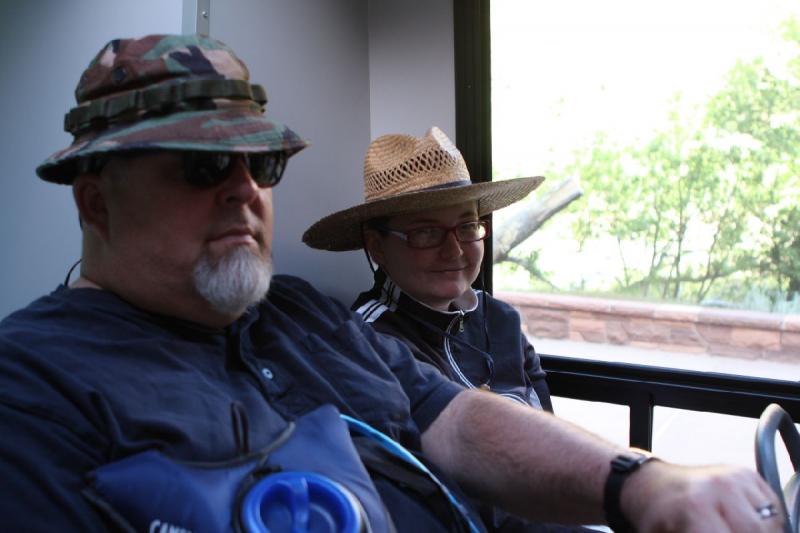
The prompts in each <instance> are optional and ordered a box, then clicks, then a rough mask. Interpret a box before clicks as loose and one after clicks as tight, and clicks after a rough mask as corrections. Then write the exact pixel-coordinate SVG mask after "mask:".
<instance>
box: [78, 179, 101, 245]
mask: <svg viewBox="0 0 800 533" xmlns="http://www.w3.org/2000/svg"><path fill="white" fill-rule="evenodd" d="M72 196H73V197H74V198H75V205H77V206H78V213H79V214H80V217H81V222H82V224H83V227H85V228H86V227H88V228H91V229H92V230H94V231H95V232H97V233H98V234H99V235H100V236H101V237H102V238H103V239H107V238H108V204H107V200H106V197H105V191H104V189H103V187H102V182H101V180H100V176H98V175H97V174H81V175H80V176H78V177H77V178H75V181H74V182H73V183H72Z"/></svg>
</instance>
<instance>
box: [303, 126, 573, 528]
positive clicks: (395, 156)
mask: <svg viewBox="0 0 800 533" xmlns="http://www.w3.org/2000/svg"><path fill="white" fill-rule="evenodd" d="M542 180H543V178H541V177H536V178H519V179H514V180H508V181H501V182H493V183H479V184H473V183H472V181H471V180H470V177H469V172H468V171H467V166H466V163H465V162H464V158H463V157H462V156H461V153H460V152H459V151H458V149H456V147H455V146H454V145H453V143H452V142H451V141H450V139H448V138H447V136H446V135H445V134H444V133H443V132H442V131H441V130H440V129H439V128H436V127H433V128H431V129H430V130H429V131H428V132H427V134H426V135H425V136H424V137H412V136H410V135H384V136H383V137H379V138H377V139H375V140H374V141H373V142H372V143H371V144H370V146H369V149H368V150H367V155H366V157H365V160H364V195H365V197H366V199H365V202H364V203H363V204H360V205H357V206H355V207H352V208H350V209H345V210H343V211H339V212H337V213H334V214H332V215H330V216H327V217H325V218H323V219H322V220H320V221H318V222H317V223H315V224H314V225H313V226H311V227H310V228H309V229H308V230H307V231H306V232H305V234H304V235H303V241H304V242H305V243H306V244H308V245H309V246H311V247H312V248H320V249H324V250H336V251H339V250H357V249H359V248H363V249H364V250H365V251H366V252H367V260H368V261H369V262H370V266H372V261H375V262H376V263H377V264H378V268H377V269H376V270H375V284H374V285H373V287H372V289H370V290H369V291H367V292H364V293H362V294H361V295H360V296H359V297H358V298H357V299H356V301H355V303H354V304H353V309H354V310H356V311H357V312H358V313H359V314H360V315H361V316H362V317H363V318H364V320H365V321H367V322H368V323H370V324H372V326H373V327H374V328H375V329H377V330H378V331H380V332H382V333H386V334H389V335H392V336H394V337H397V338H399V339H400V340H402V341H404V342H405V343H406V344H407V345H408V346H409V347H410V348H411V351H412V352H413V354H414V356H415V357H416V358H417V359H420V360H422V361H425V362H427V363H430V364H432V365H434V366H436V367H437V368H438V369H439V370H440V371H441V372H442V373H443V374H445V375H446V376H448V377H449V378H450V379H451V380H453V381H456V382H458V383H460V384H462V385H464V386H465V387H468V388H480V389H485V390H491V391H494V392H496V393H498V394H500V395H502V396H505V397H507V398H509V399H511V400H515V401H517V402H520V403H523V404H525V405H530V406H533V407H537V408H543V409H546V410H548V411H552V404H551V402H550V393H549V391H548V388H547V384H546V382H545V380H544V371H543V370H542V368H541V365H540V363H539V356H538V355H537V354H536V352H535V351H534V349H533V347H532V346H531V345H530V343H529V342H528V341H527V339H526V338H525V336H524V335H523V334H522V332H521V329H520V319H519V315H518V313H517V312H516V311H515V310H514V309H513V308H512V307H511V306H509V305H508V304H505V303H503V302H501V301H498V300H495V299H494V298H492V297H491V296H489V295H488V294H486V292H485V291H482V290H480V291H476V290H473V289H472V283H473V282H474V281H475V280H476V279H477V278H478V275H479V272H480V266H481V261H482V260H483V250H484V248H483V241H484V240H485V239H486V238H487V237H489V234H490V227H489V223H488V220H483V219H482V217H484V216H485V215H487V214H489V213H491V212H492V211H494V210H496V209H500V208H502V207H505V206H507V205H509V204H512V203H514V202H516V201H518V200H521V199H522V198H524V197H525V196H527V195H528V193H530V192H531V191H532V190H533V189H535V188H536V187H538V186H539V184H540V183H541V182H542ZM481 514H482V515H483V517H484V520H485V521H486V523H487V524H488V525H490V526H492V529H491V530H492V531H519V532H522V531H525V532H529V533H530V532H534V531H535V532H542V533H543V532H552V533H555V532H566V531H588V530H587V529H585V528H581V527H571V526H561V525H557V524H533V523H528V522H526V521H524V520H521V519H519V518H516V517H514V516H511V515H508V514H506V513H505V512H502V511H499V510H496V509H493V508H490V507H487V508H484V509H483V510H482V512H481Z"/></svg>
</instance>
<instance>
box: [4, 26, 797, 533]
mask: <svg viewBox="0 0 800 533" xmlns="http://www.w3.org/2000/svg"><path fill="white" fill-rule="evenodd" d="M76 96H77V100H78V106H77V107H76V108H74V109H73V110H71V111H70V112H69V113H68V115H67V117H66V120H65V127H66V129H67V130H68V131H70V132H71V133H72V134H73V136H74V142H73V143H72V145H71V146H70V147H69V148H67V149H66V150H64V151H62V152H58V153H56V154H54V155H53V156H52V157H50V158H48V159H47V160H46V161H45V162H44V163H43V164H42V165H41V166H40V167H39V168H38V169H37V171H38V173H39V175H40V176H41V177H42V178H44V179H46V180H48V181H53V182H56V183H64V184H71V186H72V190H73V195H74V197H75V203H76V205H77V207H78V211H79V214H80V219H81V223H82V229H83V251H82V263H81V271H80V277H79V278H78V279H77V280H75V281H74V282H73V283H72V284H70V285H69V286H65V285H64V286H60V287H58V288H57V289H56V290H55V291H54V292H52V293H51V294H49V295H47V296H44V297H42V298H40V299H38V300H36V301H35V302H33V303H32V304H30V305H29V306H28V307H26V308H24V309H22V310H20V311H17V312H15V313H13V314H11V315H9V316H8V317H6V318H5V319H4V320H3V321H2V323H0V435H2V438H0V479H2V483H0V516H2V517H3V518H2V526H3V527H2V529H3V530H7V531H51V530H56V531H82V532H85V531H106V530H108V529H114V530H121V531H195V532H200V531H262V530H264V528H265V527H266V528H271V530H273V531H282V530H288V529H281V527H280V526H281V525H282V526H286V527H293V528H294V529H292V530H294V531H303V530H305V529H314V530H317V527H316V526H315V525H314V524H317V525H319V524H320V523H322V524H323V525H324V524H327V525H328V526H331V527H328V530H331V529H333V530H350V531H373V532H388V531H393V530H395V529H396V530H398V531H415V532H424V531H447V530H450V531H463V530H470V531H480V530H481V529H482V525H481V524H480V523H479V522H478V521H477V520H476V519H475V518H474V516H473V514H472V513H471V511H470V509H469V507H468V506H467V505H465V504H464V503H463V499H462V498H460V497H459V496H458V491H457V487H456V486H455V485H454V484H451V483H449V482H448V481H447V480H446V479H444V477H443V476H442V474H441V473H438V474H435V473H433V472H431V470H430V469H431V468H434V467H433V465H434V464H435V465H438V467H439V468H440V469H441V471H442V472H444V473H446V474H449V475H451V476H452V477H454V478H456V480H457V481H459V482H461V484H462V485H463V487H465V488H466V489H467V490H468V491H470V492H471V493H472V494H473V495H474V496H476V497H480V498H484V499H486V500H487V501H490V502H492V503H496V504H498V505H501V506H503V507H506V508H507V509H509V510H510V511H512V512H515V513H518V514H521V515H524V516H528V517H530V518H534V519H547V520H552V521H567V522H573V523H574V522H583V523H589V522H594V521H601V520H602V519H603V516H604V515H603V509H604V501H603V500H604V489H603V487H604V485H605V487H606V490H605V510H606V512H607V513H609V514H608V517H609V519H610V520H612V521H614V520H616V521H617V524H622V526H623V527H624V525H625V522H627V521H629V522H631V523H632V524H633V525H635V526H636V527H637V528H638V529H639V531H645V532H647V531H666V530H670V531H721V532H724V531H737V532H748V533H749V532H753V531H775V532H777V531H780V527H781V522H782V518H781V512H780V510H779V507H778V506H779V501H778V500H777V498H776V496H775V494H773V493H772V492H771V491H770V489H769V488H768V487H767V486H766V485H765V484H764V483H763V482H762V481H761V480H760V479H759V478H758V477H757V476H755V474H754V473H753V472H751V471H749V470H744V469H737V468H727V467H720V468H694V469H691V468H684V467H679V466H676V465H671V464H668V463H666V462H661V461H649V462H647V461H646V459H647V458H646V457H645V456H643V455H640V454H632V453H631V452H630V451H628V450H626V449H624V448H620V447H618V446H614V445H611V444H608V443H605V442H603V441H601V440H600V439H598V438H596V437H594V436H592V435H589V434H587V433H585V432H583V431H582V430H580V429H578V428H576V427H573V426H570V425H568V424H566V423H564V422H561V421H558V420H556V419H554V418H552V417H551V416H548V415H546V414H543V413H539V412H537V411H535V410H532V409H525V408H523V407H518V406H515V405H514V404H512V403H511V402H508V401H506V400H504V399H502V398H498V397H495V396H494V395H489V394H485V393H481V392H477V391H464V390H462V389H461V388H460V387H458V386H457V385H455V384H454V383H452V382H450V381H448V380H446V379H445V378H444V377H442V376H441V375H440V374H439V373H438V372H437V371H435V370H434V369H433V368H431V367H428V366H426V365H424V364H420V363H417V362H416V361H415V360H414V358H413V357H412V356H411V354H410V353H409V352H408V350H407V348H405V347H404V346H402V345H401V344H400V343H398V342H397V341H394V340H392V339H390V338H388V337H383V336H380V335H378V334H376V333H374V332H373V331H372V330H371V329H370V328H368V327H365V325H364V324H363V322H362V321H361V320H360V319H359V318H358V317H357V316H354V315H353V314H352V313H350V312H349V311H348V310H347V309H346V308H345V307H344V306H342V305H341V304H339V303H337V302H334V301H332V300H330V299H328V298H326V297H325V296H323V295H321V294H320V293H318V292H317V291H315V290H314V289H313V288H312V287H310V286H309V285H308V284H307V283H305V282H303V281H302V280H299V279H297V278H293V277H289V276H275V277H274V278H272V276H271V275H270V270H271V269H270V246H271V239H272V194H271V187H273V186H274V185H276V184H277V183H278V181H279V180H280V178H281V176H282V174H283V170H284V168H285V165H286V161H287V159H288V158H289V157H290V156H291V155H293V154H294V153H296V152H297V151H299V150H301V149H302V148H303V147H304V146H305V145H306V143H305V141H303V140H302V139H301V138H300V137H298V136H297V135H296V134H295V133H294V132H292V131H291V130H290V129H289V128H287V127H286V126H283V125H281V124H279V123H277V122H275V121H272V120H268V119H267V118H265V117H264V115H263V107H264V104H265V102H266V95H265V93H264V91H263V89H262V88H260V87H259V86H257V85H251V84H250V83H249V81H248V73H247V69H246V68H245V66H244V64H243V63H242V62H241V61H240V60H238V59H237V58H236V56H235V55H234V53H233V52H232V51H231V50H230V49H228V48H227V47H226V46H224V45H223V44H222V43H219V42H218V41H215V40H213V39H209V38H201V37H195V36H149V37H145V38H142V39H125V40H115V41H112V42H111V43H109V44H108V45H107V46H106V47H105V48H104V49H103V50H102V51H101V52H100V53H99V54H98V55H97V57H96V58H95V59H94V61H92V63H91V64H90V66H89V67H88V69H87V70H86V72H85V73H84V75H83V77H82V78H81V80H80V82H79V84H78V89H77V91H76ZM337 410H338V411H337ZM338 412H340V413H342V414H344V415H348V416H349V417H350V418H349V419H342V418H339V416H338ZM345 420H346V421H347V425H345ZM288 421H291V422H288ZM365 423H366V424H368V425H369V426H372V427H371V428H370V427H367V426H364V424H365ZM348 427H349V428H350V431H351V432H352V433H353V435H357V436H354V437H353V438H351V437H350V436H349V434H348ZM375 430H377V431H380V432H382V433H383V434H384V435H386V436H388V437H389V438H385V437H383V436H381V434H379V433H376V432H375ZM399 444H402V445H404V446H405V447H406V448H405V449H404V448H399V447H398V446H399ZM408 449H410V450H411V451H413V452H414V453H415V454H417V456H419V457H423V459H425V457H427V458H429V460H430V463H429V466H428V467H426V466H425V465H423V464H421V463H420V462H419V461H418V460H417V459H416V458H415V456H414V455H411V454H409V453H408V451H407V450H408ZM620 456H622V458H620ZM612 460H614V461H615V463H614V464H615V465H617V466H616V467H615V469H614V470H613V471H614V473H613V474H610V472H612V468H611V464H612ZM619 465H622V466H624V468H622V467H620V466H619ZM436 470H437V471H438V470H439V469H436ZM629 474H630V475H629ZM298 478H300V479H298ZM607 479H608V480H609V481H608V482H606V480H607ZM626 479H627V481H626ZM623 482H625V483H624V485H623ZM312 489H314V490H312ZM623 489H624V490H623ZM315 491H316V492H315ZM325 491H327V492H325ZM320 494H327V495H328V496H325V497H324V498H322V497H320V496H319V495H320ZM262 503H263V505H262ZM757 509H758V512H756V510H757ZM316 520H321V521H322V522H316ZM325 527H327V526H325ZM623 527H621V528H620V530H623ZM348 528H349V529H348Z"/></svg>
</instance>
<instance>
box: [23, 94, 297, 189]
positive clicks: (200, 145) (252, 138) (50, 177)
mask: <svg viewBox="0 0 800 533" xmlns="http://www.w3.org/2000/svg"><path fill="white" fill-rule="evenodd" d="M306 146H308V142H307V141H306V140H304V139H302V138H301V137H300V136H299V135H298V134H297V133H295V132H294V131H292V130H291V129H290V128H289V127H288V126H286V125H284V124H282V123H280V122H278V121H274V120H269V119H267V118H265V117H264V116H263V114H262V113H261V112H260V111H250V110H244V109H241V108H224V109H212V110H204V111H184V112H181V113H173V114H170V115H166V116H162V117H153V118H148V119H146V120H141V121H139V122H135V123H132V124H125V125H122V126H118V127H115V128H110V129H108V130H103V131H101V132H100V133H99V134H97V135H94V136H91V137H87V138H81V139H78V140H76V141H75V142H73V143H72V145H70V146H69V147H68V148H65V149H63V150H60V151H58V152H56V153H54V154H53V155H51V156H50V157H48V158H47V159H46V160H45V161H44V162H42V164H41V165H39V166H38V167H37V168H36V173H37V174H38V175H39V177H40V178H42V179H43V180H45V181H50V182H53V183H61V184H67V185H68V184H70V183H72V181H73V180H74V178H75V174H76V165H77V162H78V161H79V160H80V159H81V158H83V157H86V156H89V155H95V154H104V153H110V152H119V151H127V150H207V151H219V152H250V153H253V152H274V151H286V152H287V153H288V154H289V155H292V154H294V153H296V152H299V151H300V150H302V149H303V148H305V147H306Z"/></svg>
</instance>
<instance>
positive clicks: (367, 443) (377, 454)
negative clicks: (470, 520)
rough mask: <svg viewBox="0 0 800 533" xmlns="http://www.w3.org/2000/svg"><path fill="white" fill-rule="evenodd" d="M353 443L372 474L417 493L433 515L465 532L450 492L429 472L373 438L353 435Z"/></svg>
mask: <svg viewBox="0 0 800 533" xmlns="http://www.w3.org/2000/svg"><path fill="white" fill-rule="evenodd" d="M353 444H354V445H355V447H356V450H357V451H358V455H359V457H360V458H361V462H362V463H364V467H365V468H366V469H367V471H368V472H369V474H370V476H371V477H373V478H374V477H375V476H380V477H383V478H385V479H387V480H389V481H390V482H391V483H392V484H393V485H395V486H397V487H400V488H401V489H402V490H403V491H405V492H409V493H413V494H416V495H417V497H418V499H419V500H420V501H422V502H424V504H425V506H427V507H428V508H429V509H430V510H431V513H432V515H433V516H435V517H437V519H438V520H440V521H442V523H444V524H447V525H448V526H450V528H451V529H448V530H449V531H456V532H462V533H466V532H468V531H469V527H468V526H467V524H466V523H465V522H464V520H463V518H462V517H461V515H460V514H459V513H458V512H456V510H455V509H454V508H453V506H452V505H451V504H450V501H449V500H448V499H447V496H445V494H444V493H443V492H442V491H441V489H440V488H439V487H438V486H437V485H436V483H434V482H433V481H432V480H431V479H430V478H429V477H428V476H426V475H424V474H423V473H422V472H421V471H419V470H417V469H415V468H412V467H411V466H409V464H408V463H407V462H405V461H403V460H401V459H400V458H398V457H395V456H394V455H391V454H389V453H387V452H386V450H385V449H384V448H383V447H381V446H380V444H378V443H376V442H375V441H373V440H372V439H369V438H366V437H358V436H353Z"/></svg>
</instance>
